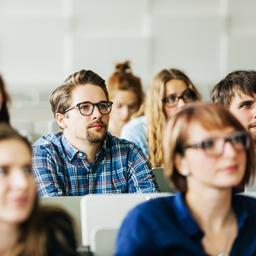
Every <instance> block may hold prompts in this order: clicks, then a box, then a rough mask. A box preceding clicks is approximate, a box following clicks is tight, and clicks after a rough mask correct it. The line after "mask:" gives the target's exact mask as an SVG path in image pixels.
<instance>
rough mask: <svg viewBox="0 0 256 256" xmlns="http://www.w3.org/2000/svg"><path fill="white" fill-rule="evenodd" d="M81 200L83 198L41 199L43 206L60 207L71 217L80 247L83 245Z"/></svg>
mask: <svg viewBox="0 0 256 256" xmlns="http://www.w3.org/2000/svg"><path fill="white" fill-rule="evenodd" d="M80 199H81V196H60V197H43V198H40V203H41V204H43V205H56V206H59V207H61V208H63V209H64V210H66V211H67V212H68V213H69V214H70V215H71V217H72V218H73V220H74V222H75V231H76V236H77V239H78V241H77V242H78V245H81V223H80V220H81V216H80Z"/></svg>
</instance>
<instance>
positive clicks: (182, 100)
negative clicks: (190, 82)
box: [176, 97, 186, 108]
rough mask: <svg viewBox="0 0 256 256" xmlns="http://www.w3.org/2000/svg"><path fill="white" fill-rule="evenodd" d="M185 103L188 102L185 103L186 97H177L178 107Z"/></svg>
mask: <svg viewBox="0 0 256 256" xmlns="http://www.w3.org/2000/svg"><path fill="white" fill-rule="evenodd" d="M185 104H186V103H185V101H184V99H183V98H182V97H179V98H178V99H177V104H176V107H177V108H181V107H183V106H184V105H185Z"/></svg>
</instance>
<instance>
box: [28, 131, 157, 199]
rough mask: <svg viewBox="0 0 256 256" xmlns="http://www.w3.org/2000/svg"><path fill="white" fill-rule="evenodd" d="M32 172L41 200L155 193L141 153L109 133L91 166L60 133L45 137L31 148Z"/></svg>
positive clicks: (150, 173)
mask: <svg viewBox="0 0 256 256" xmlns="http://www.w3.org/2000/svg"><path fill="white" fill-rule="evenodd" d="M32 169H33V173H34V176H35V179H36V182H37V186H38V192H39V196H41V197H48V196H81V195H86V194H97V193H149V192H157V191H158V186H157V183H156V180H155V177H154V175H153V173H152V172H151V170H150V168H149V165H148V162H147V160H146V158H145V156H144V155H143V154H142V153H141V150H140V149H139V148H138V147H137V146H136V145H135V144H133V143H131V142H128V141H126V140H122V139H118V138H116V137H114V136H112V135H111V134H110V133H107V135H106V138H105V140H104V142H103V145H102V147H101V149H100V150H99V152H98V153H97V155H96V160H95V162H94V163H89V162H88V161H87V160H86V155H85V153H83V152H80V151H78V150H77V149H76V148H75V147H73V146H72V145H71V144H70V143H69V142H68V141H67V140H66V138H65V136H64V135H63V134H62V133H56V134H53V133H52V134H48V135H45V136H43V137H41V138H40V139H39V140H38V141H37V142H36V143H35V144H34V145H33V167H32Z"/></svg>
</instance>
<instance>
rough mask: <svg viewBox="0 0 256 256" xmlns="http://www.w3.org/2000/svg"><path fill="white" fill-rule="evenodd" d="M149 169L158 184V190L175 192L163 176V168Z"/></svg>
mask: <svg viewBox="0 0 256 256" xmlns="http://www.w3.org/2000/svg"><path fill="white" fill-rule="evenodd" d="M151 170H152V172H153V173H154V175H155V177H156V182H157V184H158V186H159V189H160V192H171V193H173V192H175V188H174V187H173V186H171V184H169V183H168V181H167V178H166V177H165V176H164V169H163V168H161V167H153V168H152V169H151Z"/></svg>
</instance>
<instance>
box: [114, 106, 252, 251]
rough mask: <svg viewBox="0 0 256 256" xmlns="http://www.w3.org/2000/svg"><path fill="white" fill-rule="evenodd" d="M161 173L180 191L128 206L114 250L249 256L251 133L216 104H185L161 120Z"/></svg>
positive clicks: (250, 245) (250, 246)
mask: <svg viewBox="0 0 256 256" xmlns="http://www.w3.org/2000/svg"><path fill="white" fill-rule="evenodd" d="M164 136H165V137H164V138H165V141H164V149H165V151H164V152H165V174H166V177H167V178H168V180H169V181H172V182H173V183H174V184H175V185H176V187H177V189H178V190H179V191H180V192H177V194H175V195H174V196H170V197H161V198H157V199H154V200H149V201H148V202H146V203H143V204H141V205H139V206H137V207H136V208H134V209H133V210H131V211H130V213H129V214H128V216H127V217H126V218H125V220H124V222H123V224H122V227H121V229H120V232H119V235H118V239H117V246H116V253H115V255H179V256H187V255H190V256H198V255H202V256H203V255H231V256H232V255H237V256H238V255H239V256H240V255H246V256H253V255H256V232H255V230H256V218H255V216H256V200H255V198H250V197H246V196H244V195H239V194H235V193H233V190H234V188H236V187H240V186H241V185H242V186H243V185H244V184H247V183H248V182H249V181H251V180H253V179H254V178H255V157H254V151H253V145H252V138H251V135H250V134H249V133H248V132H247V131H246V129H245V128H244V127H243V126H242V125H241V124H240V122H239V121H238V120H237V119H236V118H235V117H234V116H233V115H232V114H231V113H230V112H229V111H228V110H226V109H224V108H223V107H222V106H219V105H214V104H206V103H204V104H203V103H193V104H189V105H187V106H184V107H183V108H182V109H181V110H180V111H178V112H177V113H176V114H175V115H174V116H173V118H172V119H170V120H169V121H168V123H167V127H166V130H165V134H164Z"/></svg>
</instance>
